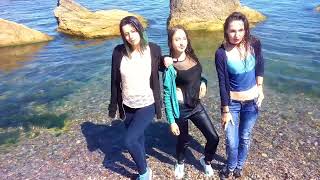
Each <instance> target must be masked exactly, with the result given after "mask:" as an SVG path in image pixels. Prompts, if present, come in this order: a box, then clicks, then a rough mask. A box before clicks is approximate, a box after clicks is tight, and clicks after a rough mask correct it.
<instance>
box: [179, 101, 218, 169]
mask: <svg viewBox="0 0 320 180" xmlns="http://www.w3.org/2000/svg"><path fill="white" fill-rule="evenodd" d="M179 110H180V118H179V119H176V123H177V125H178V126H179V130H180V135H179V136H178V142H177V146H176V153H177V160H178V163H179V164H182V163H183V162H184V159H185V157H184V155H185V150H186V148H187V147H188V142H189V129H188V127H189V126H188V119H190V120H191V121H192V122H193V124H194V125H195V126H196V127H197V128H198V129H199V130H200V131H201V132H202V134H203V135H204V137H205V138H206V140H207V143H206V145H205V148H204V155H205V161H207V162H210V161H212V159H213V156H214V154H215V152H216V150H217V146H218V143H219V136H218V134H217V132H216V130H215V128H214V126H213V124H212V122H211V119H210V117H209V116H208V114H207V112H206V110H205V108H204V107H203V105H202V104H201V103H199V104H198V105H197V106H196V107H195V108H190V107H186V106H185V105H183V104H180V105H179Z"/></svg>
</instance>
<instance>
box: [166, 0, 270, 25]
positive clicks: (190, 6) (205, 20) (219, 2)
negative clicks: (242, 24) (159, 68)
mask: <svg viewBox="0 0 320 180" xmlns="http://www.w3.org/2000/svg"><path fill="white" fill-rule="evenodd" d="M234 11H239V12H242V13H243V14H245V15H246V16H247V18H248V20H249V22H250V25H251V26H254V25H255V24H257V23H258V22H261V21H264V20H265V19H266V17H265V16H264V15H263V14H261V13H259V12H258V11H256V10H254V9H251V8H249V7H246V6H241V4H240V1H239V0H203V1H194V0H170V16H169V18H168V26H169V27H172V26H175V25H178V24H180V25H183V26H184V27H185V28H186V29H188V30H207V31H216V30H222V29H223V23H224V21H225V19H226V18H227V16H228V15H229V14H231V13H232V12H234Z"/></svg>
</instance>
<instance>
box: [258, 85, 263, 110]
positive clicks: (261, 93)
mask: <svg viewBox="0 0 320 180" xmlns="http://www.w3.org/2000/svg"><path fill="white" fill-rule="evenodd" d="M263 99H264V94H263V88H262V85H259V86H258V100H257V106H258V107H261V103H262V100H263Z"/></svg>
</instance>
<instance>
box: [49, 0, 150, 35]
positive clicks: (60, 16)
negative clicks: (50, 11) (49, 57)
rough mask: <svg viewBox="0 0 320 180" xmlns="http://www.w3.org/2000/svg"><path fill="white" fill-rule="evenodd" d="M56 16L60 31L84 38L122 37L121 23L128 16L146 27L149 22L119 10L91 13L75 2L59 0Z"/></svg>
mask: <svg viewBox="0 0 320 180" xmlns="http://www.w3.org/2000/svg"><path fill="white" fill-rule="evenodd" d="M54 14H55V16H56V18H57V21H58V25H59V26H58V31H60V32H63V33H66V34H70V35H75V36H80V37H84V38H98V37H108V36H117V35H120V31H119V23H120V20H121V19H122V18H124V17H126V16H135V17H137V18H138V19H139V20H140V22H141V23H142V24H143V26H144V27H146V26H147V20H146V19H144V18H143V17H142V16H139V15H136V14H132V13H129V12H127V11H123V10H118V9H113V10H101V11H96V12H91V11H89V10H88V9H86V8H85V7H82V6H81V5H80V4H77V3H75V2H74V1H73V0H59V4H58V7H57V8H56V9H55V10H54Z"/></svg>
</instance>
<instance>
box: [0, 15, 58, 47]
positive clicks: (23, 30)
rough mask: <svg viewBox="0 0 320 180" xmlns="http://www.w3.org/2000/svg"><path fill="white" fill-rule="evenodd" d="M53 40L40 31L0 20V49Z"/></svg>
mask: <svg viewBox="0 0 320 180" xmlns="http://www.w3.org/2000/svg"><path fill="white" fill-rule="evenodd" d="M52 39H53V38H52V37H50V36H48V35H46V34H44V33H42V32H40V31H37V30H33V29H30V28H28V27H27V26H24V25H21V24H17V23H15V22H12V21H7V20H4V19H1V18H0V47H5V46H15V45H22V44H31V43H37V42H44V41H50V40H52Z"/></svg>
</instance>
